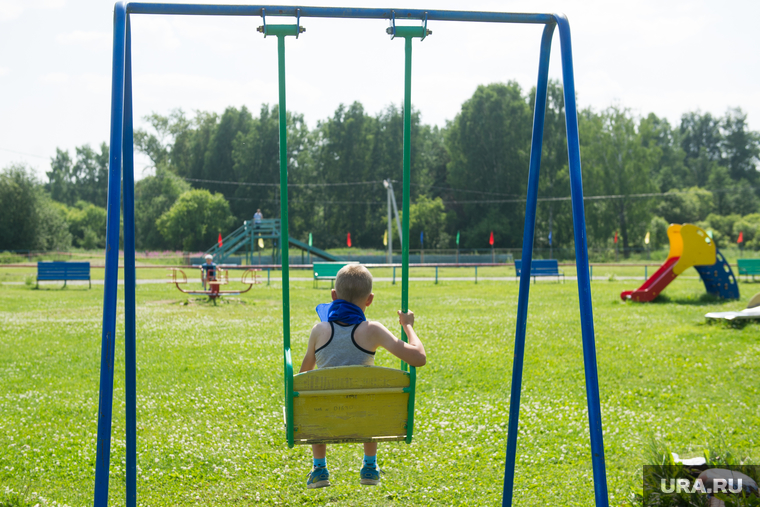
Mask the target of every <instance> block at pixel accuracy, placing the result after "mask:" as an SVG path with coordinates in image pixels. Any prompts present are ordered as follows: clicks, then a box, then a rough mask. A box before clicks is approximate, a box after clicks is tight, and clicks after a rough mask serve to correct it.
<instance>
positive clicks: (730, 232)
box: [705, 213, 741, 248]
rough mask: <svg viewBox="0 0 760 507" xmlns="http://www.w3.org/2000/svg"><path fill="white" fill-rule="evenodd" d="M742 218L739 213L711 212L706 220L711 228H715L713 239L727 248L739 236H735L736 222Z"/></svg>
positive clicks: (720, 245)
mask: <svg viewBox="0 0 760 507" xmlns="http://www.w3.org/2000/svg"><path fill="white" fill-rule="evenodd" d="M739 220H741V216H739V215H737V214H731V215H717V214H715V213H711V214H710V215H708V216H707V219H706V220H705V221H706V222H707V223H708V224H709V226H710V228H712V229H713V231H714V233H713V239H715V242H716V243H717V244H718V246H719V247H723V248H725V247H726V246H728V244H729V243H735V242H736V239H737V237H736V236H734V224H735V223H736V222H738V221H739Z"/></svg>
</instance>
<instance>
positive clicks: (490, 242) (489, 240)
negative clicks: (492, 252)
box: [488, 231, 493, 246]
mask: <svg viewBox="0 0 760 507" xmlns="http://www.w3.org/2000/svg"><path fill="white" fill-rule="evenodd" d="M488 244H489V245H491V246H493V231H491V237H490V238H488Z"/></svg>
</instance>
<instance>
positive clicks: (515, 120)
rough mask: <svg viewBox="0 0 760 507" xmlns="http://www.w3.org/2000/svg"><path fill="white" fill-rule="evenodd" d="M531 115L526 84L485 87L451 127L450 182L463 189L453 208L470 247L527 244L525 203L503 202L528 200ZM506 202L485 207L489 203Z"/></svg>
mask: <svg viewBox="0 0 760 507" xmlns="http://www.w3.org/2000/svg"><path fill="white" fill-rule="evenodd" d="M530 118H531V112H530V108H529V106H528V102H527V99H526V97H525V96H524V95H523V93H522V89H521V88H520V85H519V84H517V83H516V82H513V81H510V82H509V83H507V84H502V83H494V84H490V85H488V86H479V87H478V88H477V90H475V93H474V94H473V96H472V97H471V98H470V99H468V100H467V101H466V102H465V103H464V104H462V109H461V111H460V112H459V113H458V114H457V116H456V118H455V119H454V121H453V122H452V123H451V125H450V127H449V129H448V133H447V137H446V145H447V147H448V150H449V155H450V157H451V162H450V163H449V164H448V182H449V185H450V186H451V187H452V188H456V189H457V196H456V197H455V198H454V201H455V202H454V204H453V206H452V208H453V209H454V210H455V212H456V214H457V217H458V220H457V221H456V223H455V224H454V225H455V226H456V228H457V229H459V230H461V231H462V241H461V244H462V245H463V246H465V247H470V248H471V247H486V246H488V243H487V238H488V235H489V234H490V231H492V230H493V231H494V232H495V242H496V243H495V244H496V246H497V247H514V246H518V245H519V244H520V243H521V239H522V228H523V209H524V204H523V203H520V202H503V201H504V200H516V199H519V198H520V197H522V196H524V195H525V189H526V183H527V173H528V171H527V167H528V156H529V149H530V132H531V121H530ZM488 200H492V201H502V202H483V201H488Z"/></svg>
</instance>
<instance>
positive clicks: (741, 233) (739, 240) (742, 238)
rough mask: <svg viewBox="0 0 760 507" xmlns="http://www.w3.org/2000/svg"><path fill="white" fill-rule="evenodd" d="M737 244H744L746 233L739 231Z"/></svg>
mask: <svg viewBox="0 0 760 507" xmlns="http://www.w3.org/2000/svg"><path fill="white" fill-rule="evenodd" d="M736 243H737V244H739V243H744V231H739V239H737V240H736Z"/></svg>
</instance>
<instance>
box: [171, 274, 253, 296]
mask: <svg viewBox="0 0 760 507" xmlns="http://www.w3.org/2000/svg"><path fill="white" fill-rule="evenodd" d="M259 271H261V270H260V269H246V270H245V271H244V272H243V276H242V277H240V283H242V284H243V285H246V284H247V285H248V288H247V289H243V290H219V287H220V286H222V285H228V284H229V283H230V276H229V272H228V271H227V270H226V269H222V268H219V267H217V268H216V277H215V278H216V279H215V280H209V281H208V282H206V283H207V284H208V286H209V287H208V289H203V290H193V289H190V290H185V289H183V288H182V287H180V285H184V284H186V283H187V276H186V275H185V272H184V271H182V270H181V269H179V268H169V275H168V276H169V278H171V280H169V282H168V283H173V284H174V285H176V286H177V288H178V289H179V290H180V291H181V292H184V293H185V294H190V295H193V296H208V297H209V299H211V300H214V299H216V298H219V297H222V296H239V295H240V294H245V293H246V292H248V291H249V290H251V288H253V286H254V285H256V284H259V283H261V282H260V281H259V276H258V272H259ZM201 281H203V277H202V276H201Z"/></svg>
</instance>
